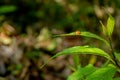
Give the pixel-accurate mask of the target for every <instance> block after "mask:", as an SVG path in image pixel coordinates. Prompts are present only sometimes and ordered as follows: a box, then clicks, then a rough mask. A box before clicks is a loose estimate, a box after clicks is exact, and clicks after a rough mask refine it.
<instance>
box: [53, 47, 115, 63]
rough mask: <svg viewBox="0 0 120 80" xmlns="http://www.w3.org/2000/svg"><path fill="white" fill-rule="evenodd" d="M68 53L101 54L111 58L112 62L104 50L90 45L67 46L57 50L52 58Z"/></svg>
mask: <svg viewBox="0 0 120 80" xmlns="http://www.w3.org/2000/svg"><path fill="white" fill-rule="evenodd" d="M68 54H73V55H74V54H94V55H99V56H103V57H105V58H107V59H108V60H111V61H112V62H114V61H113V60H112V59H111V57H110V56H109V55H108V54H107V53H106V52H104V51H103V50H101V49H99V48H96V47H91V46H75V47H71V48H67V49H64V50H63V51H61V52H58V53H57V54H56V55H54V56H53V57H52V58H55V57H58V56H61V55H68Z"/></svg>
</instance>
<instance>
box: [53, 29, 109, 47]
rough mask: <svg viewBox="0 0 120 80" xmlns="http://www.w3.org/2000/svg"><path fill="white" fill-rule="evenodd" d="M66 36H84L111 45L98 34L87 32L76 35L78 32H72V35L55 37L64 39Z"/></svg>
mask: <svg viewBox="0 0 120 80" xmlns="http://www.w3.org/2000/svg"><path fill="white" fill-rule="evenodd" d="M64 36H84V37H90V38H96V39H98V40H101V41H102V42H104V43H105V44H107V45H109V43H108V42H107V41H106V40H105V39H103V38H102V37H100V36H98V35H96V34H93V33H91V32H87V31H83V32H80V34H76V32H72V33H69V34H60V35H55V37H64Z"/></svg>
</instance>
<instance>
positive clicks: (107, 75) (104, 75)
mask: <svg viewBox="0 0 120 80" xmlns="http://www.w3.org/2000/svg"><path fill="white" fill-rule="evenodd" d="M115 72H116V68H115V66H113V65H112V64H111V65H109V66H108V67H105V68H100V69H98V70H96V71H95V72H93V73H92V74H91V75H89V76H87V78H86V80H113V79H112V78H113V77H114V74H115Z"/></svg>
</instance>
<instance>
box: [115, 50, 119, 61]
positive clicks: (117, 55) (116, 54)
mask: <svg viewBox="0 0 120 80" xmlns="http://www.w3.org/2000/svg"><path fill="white" fill-rule="evenodd" d="M115 57H116V59H117V60H118V61H119V62H120V53H116V52H115Z"/></svg>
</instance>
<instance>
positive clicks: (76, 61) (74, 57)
mask: <svg viewBox="0 0 120 80" xmlns="http://www.w3.org/2000/svg"><path fill="white" fill-rule="evenodd" d="M73 61H74V66H75V69H78V67H80V63H79V61H80V59H79V56H78V54H74V55H73Z"/></svg>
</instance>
